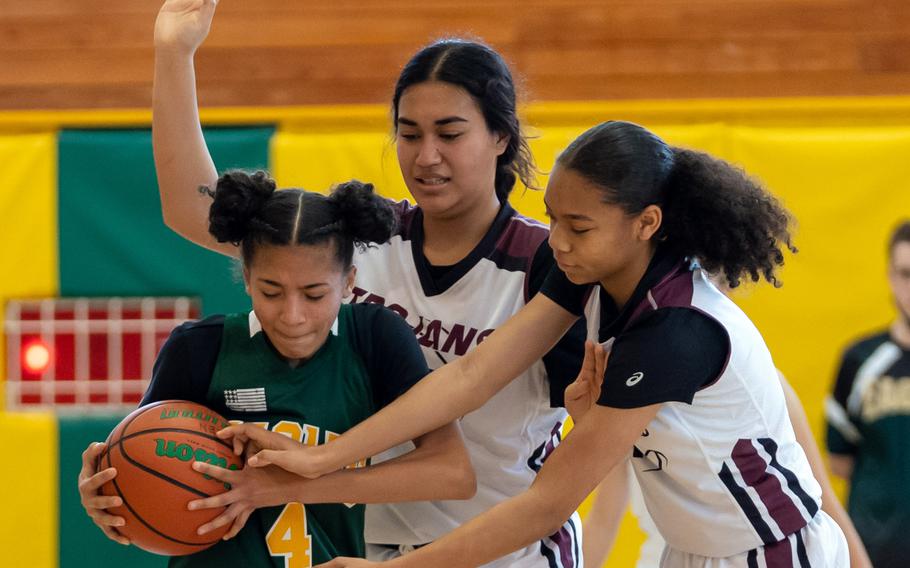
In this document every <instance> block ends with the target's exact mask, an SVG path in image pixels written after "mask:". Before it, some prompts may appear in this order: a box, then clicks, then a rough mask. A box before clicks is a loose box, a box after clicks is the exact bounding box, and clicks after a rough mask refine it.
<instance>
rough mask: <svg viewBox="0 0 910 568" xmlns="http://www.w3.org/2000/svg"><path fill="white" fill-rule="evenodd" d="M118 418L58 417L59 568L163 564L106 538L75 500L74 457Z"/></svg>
mask: <svg viewBox="0 0 910 568" xmlns="http://www.w3.org/2000/svg"><path fill="white" fill-rule="evenodd" d="M121 419H123V416H119V415H104V416H88V417H86V416H61V417H60V419H59V451H60V467H59V471H60V476H59V479H58V480H57V481H58V482H59V484H60V507H59V511H58V518H59V526H60V565H59V566H60V568H82V567H83V566H93V567H100V566H111V567H113V566H129V567H130V568H164V567H165V566H167V559H166V558H163V557H161V556H157V555H154V554H150V553H147V552H145V551H143V550H140V549H138V548H136V547H134V546H123V545H122V544H118V543H116V542H114V541H112V540H109V539H108V538H107V537H106V536H104V534H103V533H102V532H101V531H100V530H98V527H96V526H95V523H93V522H92V520H91V519H90V518H89V517H88V515H86V514H85V510H84V509H83V508H82V505H81V503H80V502H79V493H78V492H77V491H76V481H75V480H76V478H77V477H78V475H79V470H80V469H81V467H82V463H81V460H80V459H77V458H78V457H79V456H81V454H82V452H83V451H85V448H87V447H88V445H89V444H90V443H92V442H99V441H103V440H105V439H106V438H107V435H108V434H110V432H111V430H113V429H114V427H115V426H116V425H117V424H118V423H119V422H120V420H121Z"/></svg>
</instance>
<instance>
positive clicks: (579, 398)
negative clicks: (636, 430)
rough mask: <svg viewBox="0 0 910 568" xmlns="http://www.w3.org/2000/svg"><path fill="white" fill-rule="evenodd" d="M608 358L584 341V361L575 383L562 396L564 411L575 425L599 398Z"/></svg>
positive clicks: (591, 342) (603, 352) (591, 344)
mask: <svg viewBox="0 0 910 568" xmlns="http://www.w3.org/2000/svg"><path fill="white" fill-rule="evenodd" d="M608 357H609V355H608V354H607V352H606V351H604V348H603V347H602V346H601V345H599V344H596V343H594V342H593V341H590V340H588V341H585V359H584V361H583V362H582V364H581V371H579V373H578V377H577V378H576V379H575V382H573V383H572V384H571V385H569V386H567V387H566V390H565V395H564V396H565V401H566V410H568V411H569V415H571V416H572V420H574V421H575V422H576V423H577V422H578V421H579V420H581V418H582V417H583V416H584V415H585V414H587V412H588V411H589V410H590V409H591V407H592V406H594V403H596V402H597V399H598V398H600V388H601V386H603V382H604V369H606V366H607V358H608Z"/></svg>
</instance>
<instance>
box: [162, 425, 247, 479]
mask: <svg viewBox="0 0 910 568" xmlns="http://www.w3.org/2000/svg"><path fill="white" fill-rule="evenodd" d="M155 455H156V456H159V457H162V458H174V459H178V460H180V461H184V462H188V461H198V462H205V463H208V464H212V465H215V466H218V467H223V468H227V469H229V470H232V471H234V470H237V469H240V468H239V467H237V464H233V463H232V464H231V465H230V466H228V463H227V459H225V458H223V457H221V456H219V455H218V454H213V453H211V452H207V451H205V449H203V448H196V449H193V446H191V445H189V444H178V443H177V442H175V441H173V440H165V439H163V438H155ZM203 477H205V478H206V479H212V477H211V476H210V475H203ZM224 488H225V489H230V488H231V486H230V484H228V483H225V484H224Z"/></svg>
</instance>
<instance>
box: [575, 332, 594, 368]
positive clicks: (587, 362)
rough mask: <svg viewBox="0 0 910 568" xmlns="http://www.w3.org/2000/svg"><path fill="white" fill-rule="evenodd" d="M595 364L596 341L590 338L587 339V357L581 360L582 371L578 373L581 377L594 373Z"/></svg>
mask: <svg viewBox="0 0 910 568" xmlns="http://www.w3.org/2000/svg"><path fill="white" fill-rule="evenodd" d="M594 365H595V356H594V342H593V341H591V340H590V339H588V340H585V358H584V359H583V360H582V362H581V372H580V373H579V374H578V376H579V377H582V376H585V375H590V374H593V373H594Z"/></svg>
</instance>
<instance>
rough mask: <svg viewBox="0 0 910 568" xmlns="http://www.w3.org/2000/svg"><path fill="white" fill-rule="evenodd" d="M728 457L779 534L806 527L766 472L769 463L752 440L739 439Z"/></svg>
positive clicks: (774, 480) (791, 502)
mask: <svg viewBox="0 0 910 568" xmlns="http://www.w3.org/2000/svg"><path fill="white" fill-rule="evenodd" d="M730 457H731V458H732V459H733V463H734V464H736V467H737V469H739V473H740V475H741V476H742V478H743V481H745V482H746V485H748V486H749V487H752V488H753V489H754V490H755V492H756V493H758V496H759V498H760V499H761V501H762V503H763V504H764V505H765V508H766V509H767V510H768V514H770V515H771V518H772V519H774V522H775V523H777V526H778V527H779V528H780V530H781V532H782V533H783V534H785V535H790V534H793V533H795V532H797V531H799V530H801V529H802V528H803V527H805V526H806V524H808V521H806V519H805V518H804V517H803V515H802V513H800V511H799V509H798V508H797V507H796V505H795V504H794V503H793V499H791V498H790V496H789V495H787V494H786V493H785V492H784V488H783V486H782V485H781V483H780V480H779V479H777V477H776V476H775V475H774V474H772V473H770V472H769V471H768V468H769V467H770V464H768V462H766V461H765V458H763V457H762V456H761V455H760V454H759V453H758V450H756V449H755V446H754V445H753V444H752V440H745V439H742V440H739V441H738V442H736V445H735V446H734V447H733V452H732V453H731V455H730Z"/></svg>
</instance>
